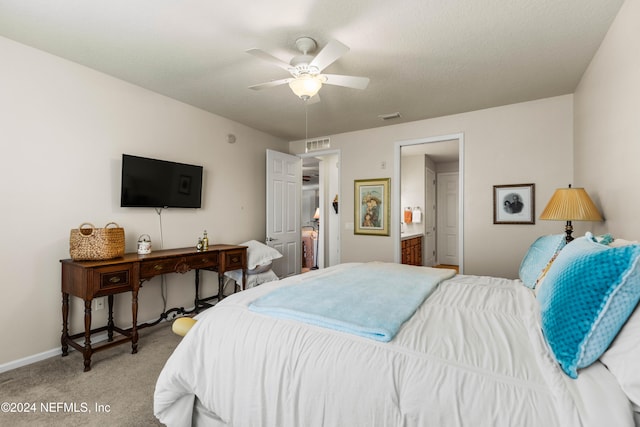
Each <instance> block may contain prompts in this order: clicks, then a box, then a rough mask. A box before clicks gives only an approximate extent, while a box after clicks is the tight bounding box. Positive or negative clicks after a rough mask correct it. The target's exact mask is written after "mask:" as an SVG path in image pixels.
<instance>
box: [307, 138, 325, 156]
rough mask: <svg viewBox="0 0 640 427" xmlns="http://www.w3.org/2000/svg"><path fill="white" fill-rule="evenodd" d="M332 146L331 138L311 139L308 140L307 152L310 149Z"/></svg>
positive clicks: (323, 148)
mask: <svg viewBox="0 0 640 427" xmlns="http://www.w3.org/2000/svg"><path fill="white" fill-rule="evenodd" d="M328 148H331V141H330V140H329V138H321V139H311V140H308V141H307V142H306V148H305V153H308V152H310V151H318V150H326V149H328Z"/></svg>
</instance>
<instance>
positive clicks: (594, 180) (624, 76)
mask: <svg viewBox="0 0 640 427" xmlns="http://www.w3.org/2000/svg"><path fill="white" fill-rule="evenodd" d="M639 23H640V1H639V0H627V1H626V2H625V3H624V5H623V6H622V8H621V9H620V11H619V12H618V16H617V18H616V19H615V21H614V22H613V24H612V25H611V28H610V29H609V31H608V33H607V36H606V37H605V39H604V41H603V42H602V44H601V46H600V49H599V50H598V52H597V54H596V55H595V56H594V58H593V60H592V61H591V64H590V65H589V68H588V69H587V71H586V72H585V73H584V75H583V77H582V80H581V82H580V84H579V86H578V88H577V90H576V93H575V104H574V110H575V158H574V164H575V171H576V179H575V182H576V184H579V185H580V186H582V187H585V189H586V190H587V191H588V192H589V194H590V195H591V197H592V198H593V200H594V202H595V203H596V205H597V206H598V207H599V208H600V209H601V212H602V213H603V215H604V218H605V222H603V223H599V224H593V225H592V227H593V228H594V230H595V231H597V232H610V233H612V234H613V235H614V236H617V237H622V238H627V239H630V240H640V221H638V212H639V211H640V201H639V200H640V198H639V197H638V183H640V168H638V162H639V160H640V120H639V119H638V118H639V115H640V55H638V52H640V25H639ZM581 226H582V225H581ZM581 228H584V226H582V227H581ZM576 230H578V227H577V226H576Z"/></svg>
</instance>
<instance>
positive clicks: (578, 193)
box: [540, 184, 603, 243]
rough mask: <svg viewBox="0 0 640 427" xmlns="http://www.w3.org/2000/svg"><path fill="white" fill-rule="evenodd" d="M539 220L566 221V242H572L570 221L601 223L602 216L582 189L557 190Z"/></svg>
mask: <svg viewBox="0 0 640 427" xmlns="http://www.w3.org/2000/svg"><path fill="white" fill-rule="evenodd" d="M540 219H548V220H556V221H567V224H566V226H565V228H564V231H565V233H567V237H566V241H567V243H569V242H570V241H572V240H573V237H572V236H571V233H573V225H571V221H602V220H603V219H602V216H601V215H600V212H599V211H598V208H596V205H595V204H594V203H593V201H592V200H591V198H590V197H589V195H588V194H587V192H586V191H585V189H584V188H571V184H569V187H568V188H558V189H557V190H556V191H555V193H553V196H551V200H549V203H547V207H546V208H544V211H542V214H541V215H540Z"/></svg>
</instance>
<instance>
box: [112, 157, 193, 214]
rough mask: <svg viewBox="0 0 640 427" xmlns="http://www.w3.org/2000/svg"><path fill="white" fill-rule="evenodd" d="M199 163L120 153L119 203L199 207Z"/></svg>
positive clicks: (126, 205)
mask: <svg viewBox="0 0 640 427" xmlns="http://www.w3.org/2000/svg"><path fill="white" fill-rule="evenodd" d="M201 204H202V166H195V165H188V164H184V163H176V162H169V161H166V160H157V159H149V158H146V157H139V156H132V155H129V154H123V155H122V186H121V191H120V206H122V207H149V208H199V207H201Z"/></svg>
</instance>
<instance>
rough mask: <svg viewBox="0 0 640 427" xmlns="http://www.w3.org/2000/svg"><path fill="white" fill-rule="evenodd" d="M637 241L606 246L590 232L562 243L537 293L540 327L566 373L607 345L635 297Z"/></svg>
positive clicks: (639, 291) (639, 280)
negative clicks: (562, 246) (627, 244)
mask: <svg viewBox="0 0 640 427" xmlns="http://www.w3.org/2000/svg"><path fill="white" fill-rule="evenodd" d="M639 260H640V245H629V246H624V247H619V248H611V247H608V246H605V245H602V244H600V243H597V242H595V241H594V240H593V239H592V238H591V236H585V237H581V238H579V239H576V240H574V241H573V242H571V243H570V244H568V245H567V246H566V247H565V248H564V249H563V250H562V251H561V252H560V253H559V254H558V257H557V258H556V260H555V262H554V263H553V265H552V266H551V268H550V269H549V272H548V273H547V277H546V279H545V285H544V286H543V287H542V289H541V290H540V292H539V293H538V300H539V302H540V310H541V318H542V319H541V320H542V331H543V333H544V336H545V339H546V340H547V343H548V344H549V347H550V348H551V351H552V353H553V355H554V357H555V359H556V360H557V362H558V363H559V364H560V367H561V368H562V370H563V371H564V372H565V373H566V374H567V375H569V376H570V377H571V378H577V377H578V372H577V371H578V369H580V368H584V367H587V366H589V365H590V364H592V363H593V362H595V361H596V360H597V359H598V358H599V357H600V356H601V355H602V353H604V352H605V350H606V349H607V348H608V347H609V344H611V342H612V341H613V339H614V338H615V337H616V335H617V334H618V332H619V331H620V329H621V328H622V326H623V325H624V323H625V322H626V321H627V319H628V317H629V316H630V315H631V313H632V311H633V309H634V307H635V306H636V304H637V303H638V301H639V300H640V265H639V264H640V262H639Z"/></svg>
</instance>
